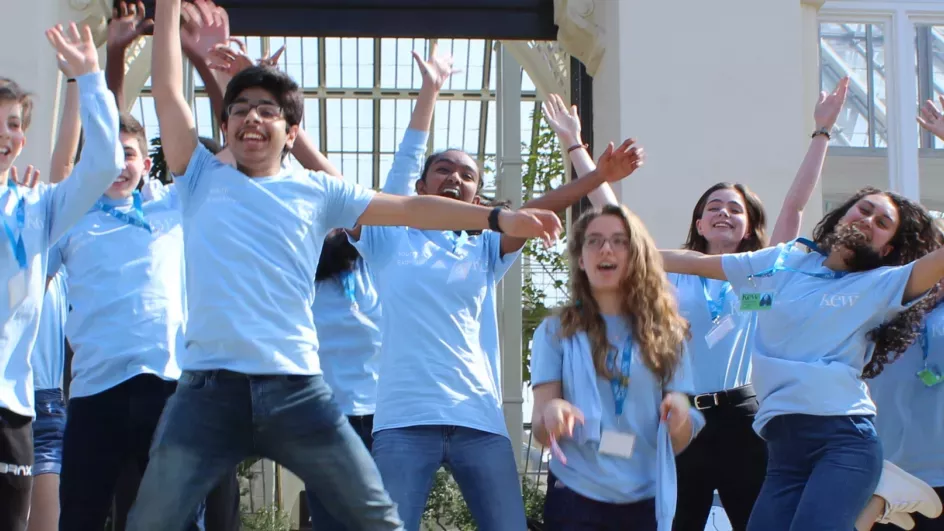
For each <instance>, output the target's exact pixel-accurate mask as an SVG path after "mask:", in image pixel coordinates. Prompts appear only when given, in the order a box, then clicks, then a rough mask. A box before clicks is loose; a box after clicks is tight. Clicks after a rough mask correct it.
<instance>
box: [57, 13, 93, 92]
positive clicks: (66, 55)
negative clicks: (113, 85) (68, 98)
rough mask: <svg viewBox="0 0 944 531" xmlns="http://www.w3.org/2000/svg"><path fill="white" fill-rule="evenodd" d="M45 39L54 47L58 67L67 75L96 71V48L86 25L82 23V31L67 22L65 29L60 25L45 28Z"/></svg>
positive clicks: (72, 75)
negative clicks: (67, 26)
mask: <svg viewBox="0 0 944 531" xmlns="http://www.w3.org/2000/svg"><path fill="white" fill-rule="evenodd" d="M46 39H47V40H49V44H51V45H52V47H53V48H55V49H56V59H57V60H58V61H59V67H60V68H61V69H62V71H63V72H65V73H66V75H67V76H69V77H71V78H76V77H79V76H82V75H85V74H89V73H91V72H98V71H99V68H98V50H96V49H95V43H94V42H93V41H92V30H91V29H89V27H88V25H86V24H83V25H82V31H81V33H80V32H79V28H78V27H77V26H76V25H75V22H72V23H70V24H69V29H68V30H65V29H63V28H62V25H61V24H59V25H56V26H55V27H53V28H50V29H48V30H46Z"/></svg>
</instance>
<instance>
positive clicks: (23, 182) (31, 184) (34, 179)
mask: <svg viewBox="0 0 944 531" xmlns="http://www.w3.org/2000/svg"><path fill="white" fill-rule="evenodd" d="M10 178H11V179H13V182H15V183H16V184H18V185H20V186H25V187H27V188H36V185H37V184H39V170H37V169H35V168H33V166H27V167H26V173H24V174H23V177H22V178H20V176H19V173H18V172H17V170H16V166H14V167H12V168H10Z"/></svg>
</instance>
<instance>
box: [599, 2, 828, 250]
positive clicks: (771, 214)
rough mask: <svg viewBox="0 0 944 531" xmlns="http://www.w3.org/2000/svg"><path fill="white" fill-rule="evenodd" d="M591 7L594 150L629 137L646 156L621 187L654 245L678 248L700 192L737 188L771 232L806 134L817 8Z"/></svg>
mask: <svg viewBox="0 0 944 531" xmlns="http://www.w3.org/2000/svg"><path fill="white" fill-rule="evenodd" d="M596 6H597V9H601V10H602V11H603V13H598V14H597V18H596V20H597V21H598V23H600V24H602V25H604V26H605V28H604V29H605V32H606V36H605V39H606V55H605V57H604V59H603V64H602V66H601V69H600V72H598V74H597V76H596V78H595V79H594V125H595V131H594V134H595V137H594V139H595V141H596V147H597V149H596V151H597V153H599V152H600V151H601V150H602V148H603V147H604V146H605V143H606V142H608V141H610V140H617V139H622V138H626V137H629V136H635V137H637V138H638V139H639V141H640V143H642V144H643V145H644V146H645V148H646V151H647V153H648V160H647V162H646V166H645V168H644V169H643V170H642V171H640V172H639V173H638V174H637V175H634V176H632V177H631V178H629V179H628V180H627V181H624V183H622V186H621V188H622V190H621V193H622V198H623V201H624V202H625V203H626V204H627V205H629V206H630V207H631V208H632V209H634V210H635V211H636V212H637V213H638V214H639V215H640V216H641V217H642V218H643V220H644V221H645V222H646V224H647V226H648V227H649V230H650V231H651V232H652V233H653V236H654V237H655V239H656V241H657V243H658V244H659V245H660V246H666V247H668V246H677V245H679V244H680V243H681V242H682V241H683V240H684V237H685V235H686V234H687V230H688V223H689V220H690V219H691V211H692V208H693V207H694V205H695V202H696V201H697V199H698V197H699V196H700V195H701V194H702V193H703V192H704V190H705V189H706V188H708V187H709V186H711V185H712V184H714V183H716V182H719V181H735V182H742V183H745V184H747V185H749V186H750V187H751V188H753V189H754V190H755V191H756V192H757V193H758V194H759V195H760V197H761V199H762V200H764V202H765V205H766V207H767V212H768V218H769V219H770V220H771V221H770V225H771V227H770V228H772V225H773V220H775V219H776V216H777V213H778V212H779V210H780V204H781V201H782V198H783V196H784V194H785V193H786V190H787V188H788V187H789V186H790V183H791V181H792V179H793V176H794V174H795V172H796V169H797V167H798V166H799V164H800V161H801V160H802V157H803V154H804V152H805V150H806V147H807V145H808V142H809V133H810V132H811V131H812V122H811V118H810V115H811V113H812V108H813V103H814V101H813V98H814V97H815V96H814V94H815V93H816V91H817V90H818V89H817V86H816V85H817V84H818V77H819V76H818V67H817V65H816V64H815V62H816V55H815V53H816V52H815V50H816V43H817V41H816V39H817V28H816V18H815V9H814V8H812V7H810V6H807V5H804V4H802V3H801V2H800V0H763V1H757V0H726V1H724V2H691V1H678V0H659V1H653V0H621V1H619V2H597V3H596ZM811 14H812V16H810V15H811ZM811 43H812V44H811ZM811 50H812V53H813V56H812V63H813V64H812V65H811V64H810V57H809V54H810V51H811ZM820 204H821V201H820V199H819V197H818V195H817V196H816V197H814V199H813V201H811V206H810V209H811V210H809V211H808V212H809V214H808V215H807V216H806V217H807V218H818V217H819V215H820V211H819V206H820Z"/></svg>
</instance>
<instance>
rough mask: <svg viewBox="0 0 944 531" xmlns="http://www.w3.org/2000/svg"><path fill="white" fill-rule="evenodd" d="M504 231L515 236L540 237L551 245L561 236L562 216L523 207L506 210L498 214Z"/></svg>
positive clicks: (499, 223) (499, 222) (525, 237)
mask: <svg viewBox="0 0 944 531" xmlns="http://www.w3.org/2000/svg"><path fill="white" fill-rule="evenodd" d="M498 225H499V226H500V227H501V229H502V232H504V233H505V234H507V235H509V236H512V237H515V238H524V239H531V238H540V239H541V240H543V241H544V245H546V246H551V245H552V244H553V243H554V242H555V241H557V239H558V238H559V237H560V233H561V230H562V227H561V222H560V218H559V217H557V214H555V213H553V212H551V211H549V210H539V209H534V208H522V209H521V210H504V211H502V212H501V214H499V216H498Z"/></svg>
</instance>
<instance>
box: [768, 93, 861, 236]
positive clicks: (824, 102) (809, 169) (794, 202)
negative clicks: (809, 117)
mask: <svg viewBox="0 0 944 531" xmlns="http://www.w3.org/2000/svg"><path fill="white" fill-rule="evenodd" d="M848 90H849V78H848V77H844V78H842V79H841V80H840V81H839V84H838V85H836V90H834V91H833V92H832V93H831V94H826V93H825V92H822V93H820V95H819V101H818V102H817V103H816V109H815V110H814V111H813V120H814V122H815V123H816V132H815V133H813V135H814V136H813V140H812V141H811V142H810V148H809V150H807V152H806V157H804V158H803V162H802V163H801V164H800V169H799V170H797V174H796V177H795V178H794V179H793V184H792V185H790V190H789V191H787V195H786V197H784V199H783V206H782V207H781V208H780V215H779V216H777V223H776V224H775V225H774V231H773V232H772V233H771V235H770V245H777V244H779V243H785V242H788V241H791V240H794V239H796V237H797V236H799V235H800V224H801V222H802V221H803V209H804V208H806V205H807V204H808V203H809V202H810V198H811V197H813V189H815V188H816V183H818V182H819V178H820V175H822V173H823V163H824V162H825V161H826V150H827V149H828V148H829V131H831V130H832V128H833V126H834V125H836V119H838V118H839V112H840V111H842V106H843V105H844V104H845V102H846V92H847V91H848Z"/></svg>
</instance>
